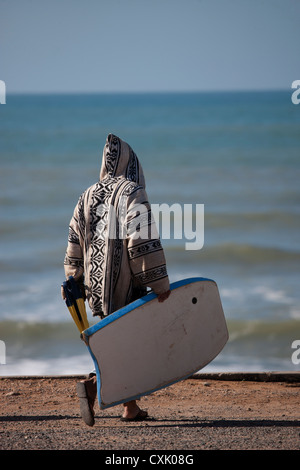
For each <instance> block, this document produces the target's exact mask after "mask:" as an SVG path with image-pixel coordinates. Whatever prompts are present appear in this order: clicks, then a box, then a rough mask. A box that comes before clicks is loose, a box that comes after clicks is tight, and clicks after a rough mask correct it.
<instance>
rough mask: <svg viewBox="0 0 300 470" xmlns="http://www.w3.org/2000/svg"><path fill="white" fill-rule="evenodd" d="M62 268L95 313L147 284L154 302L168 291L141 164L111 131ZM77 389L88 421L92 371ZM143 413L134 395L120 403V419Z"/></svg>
mask: <svg viewBox="0 0 300 470" xmlns="http://www.w3.org/2000/svg"><path fill="white" fill-rule="evenodd" d="M64 269H65V275H66V278H67V279H68V277H69V276H73V277H74V279H75V280H76V281H77V283H78V284H79V285H80V286H81V288H82V290H83V291H84V295H85V296H86V299H87V301H88V303H89V306H90V309H91V311H92V314H93V316H99V317H100V318H104V317H105V316H107V315H110V314H111V313H113V312H114V311H116V310H118V309H119V308H122V307H124V306H125V305H127V304H129V303H130V302H133V301H134V300H136V299H138V298H140V297H142V296H143V295H145V294H146V292H147V288H150V289H152V290H153V291H154V292H155V293H156V294H157V296H158V301H159V302H164V301H165V300H166V299H167V298H168V297H169V295H170V284H169V277H168V273H167V267H166V260H165V255H164V251H163V247H162V244H161V241H160V238H159V235H158V232H157V229H156V226H155V222H154V219H153V215H152V212H151V206H150V204H149V201H148V197H147V193H146V189H145V178H144V173H143V170H142V167H141V164H140V162H139V160H138V158H137V156H136V154H135V152H134V151H133V150H132V148H131V147H130V145H128V144H127V143H126V142H125V141H123V140H121V139H120V138H119V137H117V136H116V135H113V134H109V135H108V136H107V139H106V142H105V146H104V149H103V156H102V164H101V169H100V178H99V181H98V182H97V183H95V184H93V185H92V186H90V187H89V188H87V189H86V190H85V191H84V192H83V193H82V194H81V196H80V197H79V200H78V203H77V205H76V207H75V209H74V213H73V216H72V218H71V221H70V225H69V237H68V245H67V250H66V255H65V259H64ZM112 347H113V345H112ZM128 367H130V364H128ZM77 393H78V396H79V399H80V410H81V415H82V417H83V419H84V421H85V423H86V424H88V425H90V426H92V425H93V424H94V409H93V407H94V402H95V398H96V395H97V388H96V377H95V375H94V374H90V375H89V376H88V377H87V378H86V379H85V380H83V381H81V382H79V383H78V384H77ZM147 417H148V413H147V412H146V411H144V410H141V409H140V408H139V406H138V405H137V403H136V401H135V400H132V401H130V402H127V403H124V412H123V415H122V418H121V419H122V420H142V419H146V418H147Z"/></svg>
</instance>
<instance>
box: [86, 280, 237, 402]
mask: <svg viewBox="0 0 300 470" xmlns="http://www.w3.org/2000/svg"><path fill="white" fill-rule="evenodd" d="M170 288H171V291H172V292H171V295H170V297H169V298H168V299H167V300H165V301H164V302H162V303H159V302H158V300H157V296H156V295H155V294H153V293H150V294H148V295H146V296H145V297H142V298H141V299H139V300H136V301H135V302H133V303H131V304H129V305H127V306H126V307H124V308H122V309H120V310H118V311H116V312H114V313H113V314H111V315H109V316H108V317H106V318H104V319H103V320H101V321H100V322H99V323H97V324H95V325H93V326H91V327H90V328H88V329H86V330H85V331H84V332H83V338H84V340H85V342H86V344H87V346H88V349H89V352H90V354H91V356H92V358H93V361H94V364H95V368H96V373H97V388H98V401H99V406H100V408H101V409H105V408H108V407H110V406H115V405H117V404H119V403H124V402H127V401H130V400H133V399H137V398H140V397H141V396H143V395H147V394H149V393H151V392H154V391H155V390H158V389H161V388H163V387H167V386H169V385H171V384H173V383H175V382H178V381H179V380H182V379H184V378H187V377H189V376H190V375H192V374H193V373H195V372H197V371H198V370H200V369H202V368H203V367H204V366H206V365H207V364H208V363H209V362H211V361H212V360H213V359H214V358H215V357H216V356H217V355H218V354H219V353H220V352H221V350H222V349H223V347H224V346H225V344H226V342H227V340H228V330H227V326H226V321H225V317H224V313H223V308H222V304H221V300H220V296H219V291H218V287H217V285H216V283H215V282H214V281H213V280H210V279H205V278H192V279H186V280H183V281H178V282H175V283H173V284H171V287H170Z"/></svg>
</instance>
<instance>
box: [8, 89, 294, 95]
mask: <svg viewBox="0 0 300 470" xmlns="http://www.w3.org/2000/svg"><path fill="white" fill-rule="evenodd" d="M287 91H290V88H288V87H287V88H232V89H231V88H230V89H216V90H213V89H207V90H196V89H195V90H108V91H105V90H102V91H101V90H91V91H83V90H73V91H68V90H40V91H26V90H23V91H21V90H19V91H16V90H15V91H9V90H7V89H6V95H147V94H149V95H150V94H170V95H171V94H196V93H199V94H205V93H207V94H212V93H255V92H256V93H267V92H270V93H272V92H287Z"/></svg>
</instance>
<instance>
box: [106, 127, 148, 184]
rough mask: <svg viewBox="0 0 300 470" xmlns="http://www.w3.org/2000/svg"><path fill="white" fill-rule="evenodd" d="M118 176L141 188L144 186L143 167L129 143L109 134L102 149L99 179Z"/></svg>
mask: <svg viewBox="0 0 300 470" xmlns="http://www.w3.org/2000/svg"><path fill="white" fill-rule="evenodd" d="M118 176H123V177H124V178H126V179H127V180H130V181H134V182H135V183H137V184H139V185H140V186H142V187H143V188H145V186H146V184H145V178H144V173H143V169H142V167H141V164H140V162H139V160H138V158H137V156H136V154H135V153H134V151H133V150H132V148H131V147H130V145H128V144H127V143H126V142H124V141H123V140H121V139H120V138H119V137H117V136H115V135H113V134H109V135H108V136H107V139H106V142H105V145H104V149H103V157H102V165H101V170H100V181H102V180H104V179H105V178H107V177H118Z"/></svg>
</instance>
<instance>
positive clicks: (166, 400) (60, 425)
mask: <svg viewBox="0 0 300 470" xmlns="http://www.w3.org/2000/svg"><path fill="white" fill-rule="evenodd" d="M196 377H197V378H190V379H187V380H184V381H182V382H179V383H177V384H174V385H172V386H170V387H168V388H165V389H163V390H160V391H157V392H155V393H153V394H151V395H149V396H147V397H143V398H142V399H141V400H140V402H139V404H140V406H141V407H143V408H144V409H147V410H148V412H149V415H150V417H151V418H150V419H149V420H147V421H144V422H135V423H132V422H131V423H124V422H122V421H120V419H119V418H120V415H121V414H122V411H123V410H122V405H119V406H117V407H113V408H108V409H106V410H100V409H99V406H98V403H96V407H95V410H96V423H95V425H94V427H88V426H86V425H85V424H84V422H83V421H82V419H81V417H80V413H79V402H78V398H77V395H76V382H77V381H78V380H79V379H80V377H78V376H75V377H1V378H0V404H1V406H0V449H1V450H91V449H97V450H116V451H117V450H150V451H153V452H158V451H162V450H174V451H175V450H176V451H179V450H188V451H196V450H215V449H219V450H225V449H226V450H299V448H300V408H299V387H300V382H299V375H298V373H292V374H279V375H277V376H276V374H275V375H274V374H273V375H272V374H271V375H270V374H257V375H253V374H252V375H251V374H237V375H236V376H235V375H234V374H227V375H226V374H221V375H215V374H211V375H210V374H205V375H204V374H199V375H198V376H196Z"/></svg>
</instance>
